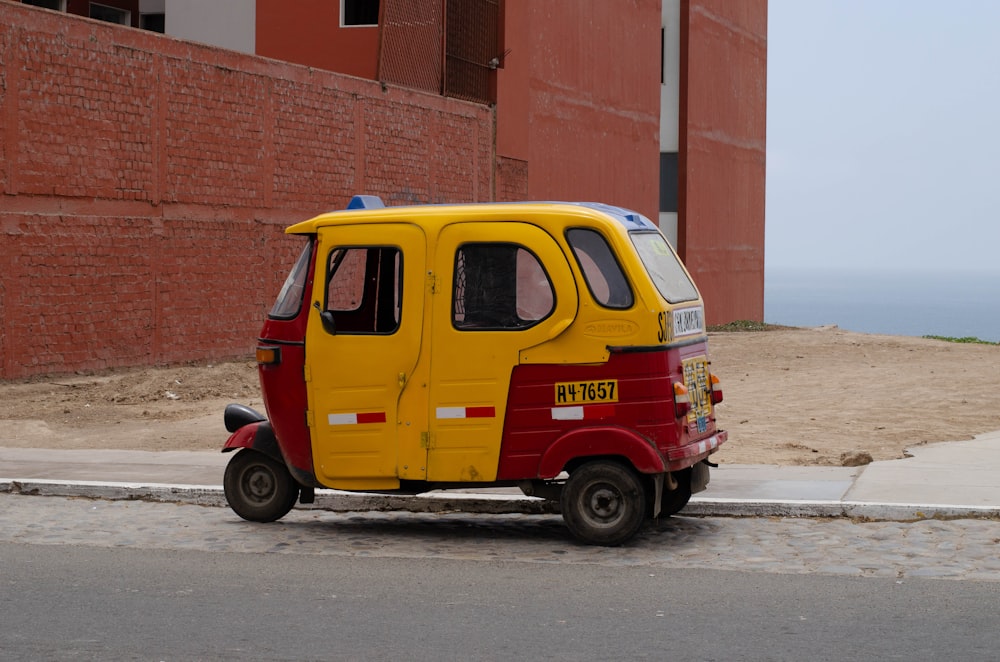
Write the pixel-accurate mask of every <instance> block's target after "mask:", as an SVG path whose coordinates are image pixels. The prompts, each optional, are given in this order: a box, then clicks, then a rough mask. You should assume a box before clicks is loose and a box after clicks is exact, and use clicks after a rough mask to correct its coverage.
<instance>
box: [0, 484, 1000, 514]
mask: <svg viewBox="0 0 1000 662" xmlns="http://www.w3.org/2000/svg"><path fill="white" fill-rule="evenodd" d="M0 493H6V494H23V495H32V496H60V497H77V498H86V499H105V500H110V501H122V500H125V501H153V502H162V503H186V504H194V505H200V506H215V507H225V506H226V497H225V494H224V493H223V490H222V488H221V487H219V486H216V485H168V484H161V483H113V482H97V481H52V480H34V479H26V480H17V479H11V478H0ZM296 507H297V508H306V509H314V510H327V511H331V512H364V511H403V512H414V513H447V512H465V513H487V514H525V515H538V514H553V513H558V512H559V508H558V504H556V503H554V502H550V501H545V500H543V499H538V498H535V497H527V496H520V495H515V494H472V493H467V492H450V493H449V492H430V493H427V494H421V495H416V496H399V495H385V494H365V493H353V492H339V491H336V490H318V491H317V492H316V502H315V503H313V504H311V505H308V506H301V505H300V506H296ZM683 514H684V515H687V516H695V517H831V518H832V517H848V518H852V519H862V520H872V521H899V522H909V521H916V520H925V519H1000V508H997V507H989V506H972V505H968V506H965V505H947V504H937V505H927V504H908V503H870V502H861V501H805V500H781V499H772V500H760V499H756V500H751V499H709V498H705V497H693V498H692V499H691V502H690V503H689V504H688V506H687V507H686V508H685V509H684V511H683Z"/></svg>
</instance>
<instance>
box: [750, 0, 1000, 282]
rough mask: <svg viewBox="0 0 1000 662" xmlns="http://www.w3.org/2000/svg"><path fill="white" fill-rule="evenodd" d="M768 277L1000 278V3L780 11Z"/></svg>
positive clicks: (773, 37)
mask: <svg viewBox="0 0 1000 662" xmlns="http://www.w3.org/2000/svg"><path fill="white" fill-rule="evenodd" d="M767 40H768V44H767V49H768V53H767V64H768V67H767V69H768V70H767V76H768V80H767V194H766V195H767V198H766V200H767V202H766V220H765V225H766V228H765V233H766V235H765V236H766V245H765V265H766V266H765V268H766V269H768V270H770V269H773V268H775V267H777V268H787V267H823V268H827V267H828V268H842V267H857V268H866V269H868V268H871V269H886V270H895V271H898V270H920V271H931V270H934V271H938V270H940V271H944V270H960V269H961V270H964V269H990V270H996V271H1000V1H996V0H950V1H947V2H946V1H942V0H769V1H768V35H767Z"/></svg>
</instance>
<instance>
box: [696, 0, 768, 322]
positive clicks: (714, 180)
mask: <svg viewBox="0 0 1000 662" xmlns="http://www.w3.org/2000/svg"><path fill="white" fill-rule="evenodd" d="M766 108H767V0H741V1H740V2H732V0H683V1H682V3H681V108H680V143H681V144H680V156H679V170H680V191H679V206H680V210H679V221H678V243H679V249H680V253H681V257H682V258H683V259H684V261H685V263H686V264H687V266H688V268H689V269H690V270H691V271H692V272H693V274H694V277H695V279H696V281H697V283H698V288H699V289H700V290H701V293H702V295H703V296H704V298H705V302H706V318H707V321H708V323H709V324H718V323H724V322H730V321H733V320H758V321H761V320H763V319H764V182H765V142H766V141H765V138H766V135H765V133H766Z"/></svg>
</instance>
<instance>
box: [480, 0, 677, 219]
mask: <svg viewBox="0 0 1000 662" xmlns="http://www.w3.org/2000/svg"><path fill="white" fill-rule="evenodd" d="M627 5H628V6H627V7H626V6H624V5H623V4H621V3H614V2H607V1H606V0H552V1H549V2H516V1H514V0H510V1H508V2H506V3H505V8H504V11H505V32H504V46H505V47H506V48H509V49H510V53H509V54H508V55H507V57H506V59H505V61H504V67H503V69H502V70H500V71H499V72H498V75H497V154H498V155H499V156H501V157H510V158H513V159H519V160H522V161H525V162H526V163H527V171H528V191H527V195H528V197H529V198H531V199H540V200H595V201H599V202H605V203H609V204H616V205H621V206H624V207H629V208H631V209H635V210H636V211H639V212H641V213H643V214H645V215H646V216H648V217H649V218H656V216H657V211H658V206H659V173H658V168H659V108H660V97H659V94H660V92H659V90H660V88H659V85H660V22H661V21H660V3H659V2H658V1H657V0H635V1H634V2H630V3H627Z"/></svg>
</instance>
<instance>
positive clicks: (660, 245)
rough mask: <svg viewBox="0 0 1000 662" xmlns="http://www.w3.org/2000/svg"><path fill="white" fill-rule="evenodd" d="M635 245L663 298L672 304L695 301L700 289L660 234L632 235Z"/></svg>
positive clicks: (637, 233) (633, 233) (644, 233)
mask: <svg viewBox="0 0 1000 662" xmlns="http://www.w3.org/2000/svg"><path fill="white" fill-rule="evenodd" d="M630 236H631V237H632V243H633V244H634V245H635V250H636V252H638V253H639V258H640V259H641V260H642V264H643V265H644V266H645V267H646V271H647V272H648V273H649V277H650V278H651V279H652V280H653V283H654V284H655V285H656V289H657V290H659V292H660V295H661V296H662V297H663V298H664V299H666V300H667V301H669V302H670V303H680V302H682V301H693V300H695V299H697V298H698V290H697V289H695V286H694V283H692V282H691V279H690V278H688V275H687V273H686V272H685V271H684V267H682V266H681V261H680V259H679V258H678V257H677V255H676V254H675V253H674V251H673V249H672V248H670V244H668V243H667V240H666V239H664V237H663V235H662V234H660V233H659V232H632V233H630Z"/></svg>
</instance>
